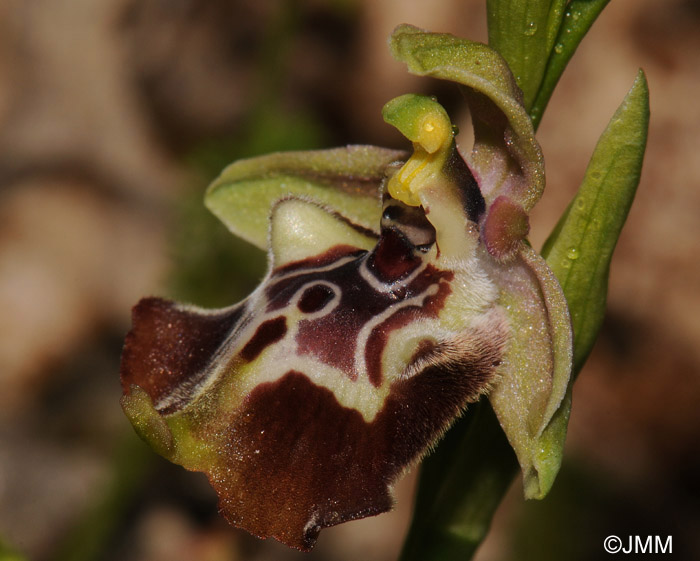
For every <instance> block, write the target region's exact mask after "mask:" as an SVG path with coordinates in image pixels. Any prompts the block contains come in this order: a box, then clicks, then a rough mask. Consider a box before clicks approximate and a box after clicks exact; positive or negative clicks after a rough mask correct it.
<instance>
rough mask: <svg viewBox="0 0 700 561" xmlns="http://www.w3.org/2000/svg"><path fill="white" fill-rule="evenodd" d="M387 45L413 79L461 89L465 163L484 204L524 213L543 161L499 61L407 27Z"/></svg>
mask: <svg viewBox="0 0 700 561" xmlns="http://www.w3.org/2000/svg"><path fill="white" fill-rule="evenodd" d="M389 45H390V47H391V51H392V54H393V55H394V57H395V58H396V59H397V60H400V61H402V62H404V63H405V64H406V65H407V67H408V70H409V71H410V72H412V73H413V74H418V75H419V76H432V77H434V78H440V79H442V80H450V81H452V82H457V83H458V84H461V85H463V86H465V87H466V89H465V94H466V96H467V101H468V103H469V108H470V111H471V113H472V120H473V123H474V133H475V142H474V149H473V150H472V153H471V156H470V157H469V158H468V163H469V164H470V167H471V169H472V171H473V172H474V175H475V176H476V179H477V181H478V182H479V187H480V188H481V192H482V194H483V196H484V198H485V199H486V202H487V203H490V202H492V201H493V200H494V199H495V198H496V197H497V196H499V195H500V196H507V197H508V198H510V199H511V200H512V201H513V202H514V203H516V204H518V205H519V206H521V207H522V208H523V209H524V210H525V211H526V212H527V211H529V210H530V209H531V208H532V207H533V206H534V204H535V203H536V202H537V201H538V200H539V198H540V196H541V195H542V191H543V189H544V160H543V158H542V151H541V150H540V147H539V144H538V143H537V141H536V140H535V133H534V129H533V127H532V122H531V121H530V117H529V115H528V113H527V111H526V110H525V107H524V106H523V103H522V93H521V92H520V90H519V89H518V86H517V84H516V82H515V79H514V78H513V74H512V73H511V71H510V70H509V68H508V65H507V64H506V62H505V60H504V59H503V57H501V56H500V55H499V54H498V53H497V52H496V51H495V50H493V49H491V48H490V47H488V46H487V45H483V44H481V43H475V42H473V41H468V40H466V39H461V38H458V37H455V36H453V35H450V34H448V33H428V32H425V31H422V30H420V29H418V28H417V27H414V26H412V25H406V24H404V25H400V26H399V27H397V28H396V29H395V30H394V32H393V34H392V36H391V39H390V41H389Z"/></svg>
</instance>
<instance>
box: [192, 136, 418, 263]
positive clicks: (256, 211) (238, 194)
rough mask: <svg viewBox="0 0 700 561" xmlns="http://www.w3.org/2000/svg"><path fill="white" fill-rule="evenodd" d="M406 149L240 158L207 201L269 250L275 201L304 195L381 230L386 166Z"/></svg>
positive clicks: (359, 148) (247, 237)
mask: <svg viewBox="0 0 700 561" xmlns="http://www.w3.org/2000/svg"><path fill="white" fill-rule="evenodd" d="M406 157H407V155H406V154H405V153H404V152H400V151H396V150H388V149H385V148H378V147H375V146H348V147H345V148H334V149H331V150H316V151H307V152H284V153H277V154H270V155H267V156H260V157H257V158H251V159H247V160H240V161H237V162H235V163H233V164H231V165H230V166H228V167H227V168H226V169H225V170H224V171H223V172H222V173H221V175H220V176H219V177H218V178H217V179H216V180H215V181H214V182H213V183H212V184H211V185H210V186H209V188H208V190H207V194H206V198H205V204H206V206H207V207H208V208H209V210H211V211H212V212H213V213H214V214H215V215H216V216H217V217H218V218H219V219H220V220H221V221H222V222H223V223H224V224H226V226H227V227H228V229H229V230H231V232H233V233H234V234H236V235H237V236H239V237H241V238H243V239H245V240H247V241H249V242H250V243H252V244H254V245H256V246H258V247H260V248H261V249H266V248H267V241H268V219H269V215H270V212H271V210H272V206H273V204H274V203H275V202H276V201H277V200H279V199H281V198H283V197H288V196H290V195H293V196H302V197H306V198H308V199H310V200H313V201H315V202H317V203H319V204H321V205H324V206H326V207H328V208H330V209H333V210H337V211H340V212H342V214H343V216H345V217H346V218H347V219H348V220H350V221H351V222H352V223H354V224H357V225H358V226H360V227H362V228H366V229H367V230H371V231H375V232H376V231H377V228H378V224H379V219H380V215H381V210H382V205H381V197H380V185H381V182H382V180H383V179H384V170H385V169H386V167H387V166H388V165H389V164H390V163H392V162H394V161H397V160H402V159H405V158H406Z"/></svg>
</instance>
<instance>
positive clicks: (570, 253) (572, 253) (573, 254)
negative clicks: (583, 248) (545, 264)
mask: <svg viewBox="0 0 700 561" xmlns="http://www.w3.org/2000/svg"><path fill="white" fill-rule="evenodd" d="M566 256H567V257H568V258H569V259H571V260H572V261H575V260H576V259H578V256H579V252H578V249H576V248H575V247H570V248H569V249H568V250H567V251H566Z"/></svg>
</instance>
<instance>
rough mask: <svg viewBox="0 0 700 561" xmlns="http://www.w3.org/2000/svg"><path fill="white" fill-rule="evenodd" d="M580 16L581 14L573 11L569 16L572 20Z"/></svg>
mask: <svg viewBox="0 0 700 561" xmlns="http://www.w3.org/2000/svg"><path fill="white" fill-rule="evenodd" d="M580 16H581V14H579V13H578V12H573V13H572V14H571V17H572V18H573V19H574V21H576V20H577V19H578V18H579V17H580Z"/></svg>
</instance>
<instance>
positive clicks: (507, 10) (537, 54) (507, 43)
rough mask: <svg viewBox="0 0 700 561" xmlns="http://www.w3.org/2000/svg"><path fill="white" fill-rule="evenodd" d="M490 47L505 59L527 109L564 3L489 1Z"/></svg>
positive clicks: (553, 0) (560, 0) (559, 0)
mask: <svg viewBox="0 0 700 561" xmlns="http://www.w3.org/2000/svg"><path fill="white" fill-rule="evenodd" d="M486 6H487V16H488V26H489V45H490V46H491V47H493V48H494V49H496V50H497V51H498V52H499V53H501V55H502V56H503V58H505V59H506V61H507V62H508V65H509V66H510V68H511V70H512V71H513V74H515V75H516V76H517V77H518V86H519V87H520V89H521V90H522V91H523V102H524V103H523V104H524V105H525V108H526V109H528V110H529V109H530V107H531V106H532V102H533V101H534V99H535V96H536V95H537V91H538V90H539V87H540V83H541V82H542V77H543V76H544V70H545V66H546V64H547V59H548V58H549V53H550V52H551V50H552V48H553V47H554V43H555V39H556V37H557V32H558V31H559V26H560V25H561V21H562V19H563V17H564V9H565V8H566V0H488V1H487V3H486Z"/></svg>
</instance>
